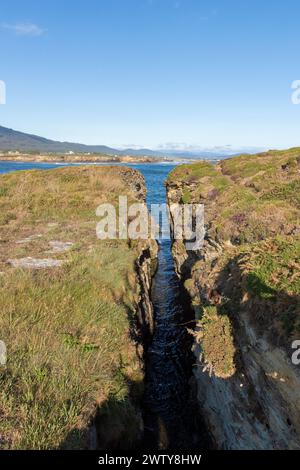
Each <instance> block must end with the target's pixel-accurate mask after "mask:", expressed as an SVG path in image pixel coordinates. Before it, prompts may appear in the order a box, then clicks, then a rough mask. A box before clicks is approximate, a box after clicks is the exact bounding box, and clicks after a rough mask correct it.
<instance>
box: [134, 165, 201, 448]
mask: <svg viewBox="0 0 300 470" xmlns="http://www.w3.org/2000/svg"><path fill="white" fill-rule="evenodd" d="M138 169H139V170H140V171H141V172H142V173H143V174H144V177H145V180H146V185H147V191H148V192H147V203H148V205H149V206H150V205H151V204H153V203H156V204H162V203H166V190H165V186H164V182H165V180H166V178H167V175H168V173H169V171H170V169H171V168H170V166H169V165H149V166H144V167H140V166H139V168H138ZM162 228H163V230H166V229H167V227H162ZM171 248H172V246H171V241H170V240H167V239H166V240H161V241H160V251H159V255H158V269H157V273H156V275H155V278H154V282H153V288H152V302H153V306H154V315H155V331H154V335H153V338H152V342H151V344H150V347H149V348H148V351H147V354H146V377H145V394H144V403H143V408H144V426H145V444H144V445H145V447H148V448H154V449H170V448H176V449H191V448H199V447H201V442H199V440H200V437H199V427H198V424H199V423H198V422H197V417H196V415H195V409H193V407H192V405H191V386H190V379H191V375H192V361H193V357H192V353H191V346H192V337H191V336H190V335H189V334H188V332H187V329H186V328H187V326H190V327H191V324H190V323H189V322H190V321H192V320H193V315H192V312H191V310H190V306H189V299H188V298H187V296H186V293H185V292H184V291H183V289H182V286H181V283H180V280H179V279H178V277H177V275H176V273H175V269H174V261H173V257H172V253H171Z"/></svg>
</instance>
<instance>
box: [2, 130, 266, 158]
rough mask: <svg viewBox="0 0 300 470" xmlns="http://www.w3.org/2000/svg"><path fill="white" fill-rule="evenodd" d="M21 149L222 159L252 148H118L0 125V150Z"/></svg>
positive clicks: (27, 150) (252, 150)
mask: <svg viewBox="0 0 300 470" xmlns="http://www.w3.org/2000/svg"><path fill="white" fill-rule="evenodd" d="M8 150H19V151H20V152H46V153H67V152H75V153H100V154H106V155H132V156H147V157H172V158H178V159H181V158H185V159H218V158H220V159H222V158H227V157H229V156H232V155H236V154H238V153H242V152H243V153H246V152H247V150H248V149H246V151H245V149H243V150H242V149H241V151H238V150H237V151H235V150H234V149H228V148H225V149H223V148H212V149H203V150H202V149H201V148H199V149H197V150H192V149H188V150H184V149H180V150H179V149H175V148H164V149H159V150H151V149H147V148H126V149H122V150H120V149H115V148H111V147H107V146H106V145H85V144H80V143H74V142H59V141H56V140H50V139H46V138H45V137H40V136H38V135H34V134H26V133H25V132H19V131H15V130H14V129H8V128H7V127H3V126H0V151H8ZM248 151H249V153H256V152H258V151H259V149H255V148H249V150H248Z"/></svg>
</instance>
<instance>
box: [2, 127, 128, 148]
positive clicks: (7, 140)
mask: <svg viewBox="0 0 300 470" xmlns="http://www.w3.org/2000/svg"><path fill="white" fill-rule="evenodd" d="M0 150H20V151H35V152H54V153H55V152H63V153H65V152H69V151H70V152H80V153H81V152H95V153H105V154H119V153H120V152H119V151H118V150H116V149H113V148H110V147H106V146H105V145H84V144H77V143H72V142H59V141H56V140H50V139H45V138H44V137H39V136H37V135H33V134H26V133H24V132H19V131H15V130H13V129H8V128H7V127H2V126H0Z"/></svg>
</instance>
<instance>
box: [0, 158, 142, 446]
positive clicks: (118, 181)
mask: <svg viewBox="0 0 300 470" xmlns="http://www.w3.org/2000/svg"><path fill="white" fill-rule="evenodd" d="M124 171H126V169H118V168H115V167H114V168H109V167H105V168H92V167H88V168H84V167H81V168H63V169H57V170H48V171H36V170H34V171H26V172H17V173H12V174H8V175H5V176H2V177H1V178H0V204H1V221H0V225H1V226H0V263H1V264H0V270H1V271H2V275H1V276H0V297H1V299H2V300H1V316H0V331H1V339H2V340H4V341H5V343H6V345H7V350H8V363H7V366H6V367H5V368H4V367H2V368H1V369H0V395H1V404H0V422H1V425H0V429H1V431H0V445H1V447H2V448H5V449H8V448H12V449H49V448H57V447H60V446H62V447H66V448H68V447H70V446H71V447H75V448H84V447H85V446H86V445H87V433H88V426H89V423H90V421H91V420H92V419H93V416H94V415H95V412H96V408H97V406H100V407H101V405H102V404H103V403H104V402H107V403H108V405H107V408H106V409H107V415H108V416H110V413H112V414H113V413H115V410H116V409H118V413H117V416H115V414H114V420H116V419H119V420H120V422H122V423H123V424H122V426H123V428H124V423H128V427H127V426H125V427H126V428H128V429H127V431H128V430H129V429H130V431H128V432H127V433H126V436H125V438H126V439H124V442H127V443H128V445H130V442H131V441H132V440H134V439H135V438H136V434H137V433H138V432H139V430H138V425H137V423H136V421H137V413H136V410H135V408H134V403H132V401H130V398H129V393H130V390H129V388H130V385H129V383H130V382H131V383H139V382H140V381H141V379H142V371H141V367H140V364H139V361H138V358H137V355H136V350H135V345H134V344H133V342H132V340H131V339H130V337H129V336H130V319H131V318H132V316H134V314H135V308H136V302H137V301H138V298H139V286H138V281H137V279H136V273H135V260H136V258H137V256H138V253H139V247H138V243H131V246H130V247H129V246H128V243H127V242H126V241H118V240H113V241H100V240H98V239H97V238H96V231H95V228H96V222H97V218H96V216H95V209H96V207H97V206H98V205H99V204H100V203H102V202H114V203H116V202H117V198H118V195H119V194H128V195H129V198H130V199H131V200H132V201H134V200H136V199H135V198H136V196H135V194H134V193H133V192H132V191H131V190H129V188H128V185H127V184H126V183H125V182H124V179H123V177H122V176H120V174H119V173H120V172H121V173H123V172H124ZM49 224H50V225H49ZM34 234H35V235H37V234H39V235H41V237H39V238H37V239H34V240H32V241H31V242H30V243H24V244H17V243H16V242H17V241H18V240H21V239H23V238H26V237H28V236H29V235H34ZM50 240H60V241H72V242H73V243H74V246H73V248H72V249H71V250H70V251H68V252H65V253H58V254H47V253H46V252H47V250H49V241H50ZM25 256H33V257H43V258H47V257H51V258H58V259H63V260H65V264H64V265H63V266H62V267H60V268H55V269H51V270H39V271H37V270H22V269H13V268H11V267H10V266H9V265H8V264H7V262H6V261H7V259H8V258H13V257H14V258H20V257H25ZM130 423H131V424H130ZM132 423H136V424H135V425H133V424H132ZM122 426H121V425H120V429H121V428H122ZM70 436H72V439H70ZM115 438H117V436H115Z"/></svg>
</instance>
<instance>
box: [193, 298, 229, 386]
mask: <svg viewBox="0 0 300 470" xmlns="http://www.w3.org/2000/svg"><path fill="white" fill-rule="evenodd" d="M198 327H199V331H198V332H197V340H198V341H199V342H200V344H201V349H202V351H203V360H204V362H205V363H206V364H208V366H209V367H211V368H212V370H213V371H214V374H215V375H216V377H221V378H228V377H231V376H232V375H234V373H235V361H234V356H235V352H236V350H235V346H234V343H233V335H232V327H231V322H230V320H229V317H228V316H227V315H226V313H222V314H220V313H219V312H218V311H217V308H216V307H214V306H211V307H205V308H204V313H203V315H202V318H201V319H200V320H199V321H198Z"/></svg>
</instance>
